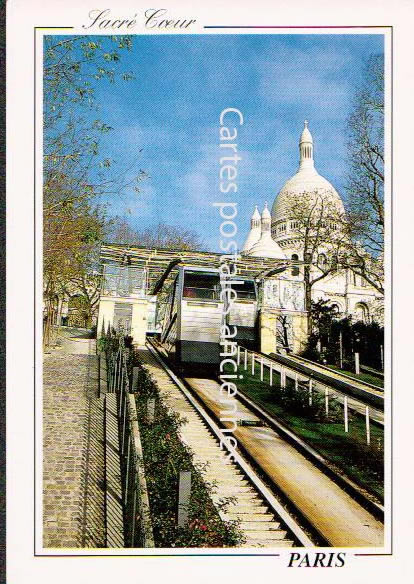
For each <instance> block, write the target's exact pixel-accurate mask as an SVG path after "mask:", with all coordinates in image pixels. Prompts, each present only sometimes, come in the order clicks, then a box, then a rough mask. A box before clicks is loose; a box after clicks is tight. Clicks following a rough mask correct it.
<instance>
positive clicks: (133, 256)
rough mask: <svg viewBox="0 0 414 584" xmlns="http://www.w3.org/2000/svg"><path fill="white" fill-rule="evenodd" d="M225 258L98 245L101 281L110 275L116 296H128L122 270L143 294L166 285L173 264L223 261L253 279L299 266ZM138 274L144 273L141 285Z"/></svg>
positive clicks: (206, 264)
mask: <svg viewBox="0 0 414 584" xmlns="http://www.w3.org/2000/svg"><path fill="white" fill-rule="evenodd" d="M227 258H228V259H225V258H224V254H220V253H214V252H209V251H195V250H179V249H171V248H170V249H166V248H155V247H152V248H148V247H141V246H138V245H122V244H112V243H104V244H102V246H101V251H100V261H101V265H102V268H103V270H102V271H103V275H104V277H105V280H106V281H108V276H109V275H110V274H111V275H112V279H113V281H115V280H116V282H117V283H116V289H117V291H118V294H117V295H120V296H124V295H128V290H127V288H128V285H126V282H125V275H124V274H123V270H122V269H121V268H122V267H128V272H129V273H135V274H136V275H135V276H134V277H133V278H130V281H131V284H130V290H131V291H132V290H134V291H137V289H138V288H140V287H141V289H142V292H143V293H146V294H156V293H157V291H158V289H159V287H160V285H161V284H168V281H169V280H170V279H172V278H173V277H174V275H175V274H174V270H173V268H174V267H175V266H177V265H188V266H200V267H205V268H219V267H220V265H221V264H222V263H223V262H224V261H226V262H227V263H228V264H229V265H230V264H232V265H234V264H235V265H236V267H237V269H236V270H235V271H236V274H237V276H240V277H245V278H254V279H257V278H263V277H265V276H271V275H273V274H276V273H279V272H282V271H284V270H285V269H286V268H287V267H291V266H292V265H297V264H301V263H303V262H298V261H292V260H286V259H270V258H260V257H245V256H240V255H239V256H238V257H237V260H236V261H233V259H232V258H230V256H227ZM233 271H234V270H233ZM140 274H145V282H144V280H143V279H142V277H141V276H140Z"/></svg>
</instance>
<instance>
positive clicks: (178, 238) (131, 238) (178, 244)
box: [107, 217, 203, 250]
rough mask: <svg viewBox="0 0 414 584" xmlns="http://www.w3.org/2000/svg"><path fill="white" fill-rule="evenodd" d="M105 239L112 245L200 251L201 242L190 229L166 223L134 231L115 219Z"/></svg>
mask: <svg viewBox="0 0 414 584" xmlns="http://www.w3.org/2000/svg"><path fill="white" fill-rule="evenodd" d="M107 238H108V239H109V240H110V241H111V242H112V243H121V244H126V245H134V244H135V245H141V246H145V247H163V248H167V249H179V250H194V249H202V247H203V242H202V241H201V239H200V237H199V236H198V234H197V233H196V232H194V231H192V230H191V229H183V228H179V227H175V226H173V225H167V224H166V223H158V224H156V225H152V226H150V227H148V228H146V229H144V230H136V229H133V228H132V227H131V225H130V224H129V223H128V221H126V220H125V219H122V218H120V217H117V218H115V220H114V221H113V222H112V223H111V225H110V227H109V229H108V233H107Z"/></svg>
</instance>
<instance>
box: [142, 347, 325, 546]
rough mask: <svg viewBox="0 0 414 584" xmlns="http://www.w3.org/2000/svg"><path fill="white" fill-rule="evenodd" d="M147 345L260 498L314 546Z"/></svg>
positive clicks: (306, 543)
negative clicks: (224, 441) (224, 440)
mask: <svg viewBox="0 0 414 584" xmlns="http://www.w3.org/2000/svg"><path fill="white" fill-rule="evenodd" d="M147 347H148V349H149V351H150V352H151V354H152V355H153V356H154V357H155V359H156V360H157V361H158V362H159V363H160V365H161V366H162V368H163V369H164V370H165V372H166V373H167V374H168V375H169V377H170V378H171V379H172V380H173V381H174V383H175V384H176V385H177V386H178V387H179V389H180V391H181V392H182V393H183V394H184V396H185V397H186V399H187V400H188V401H189V402H190V404H191V405H192V406H193V408H194V409H195V410H196V411H197V413H198V414H199V415H200V417H201V418H202V419H203V420H204V422H205V423H206V424H207V426H208V427H209V429H210V430H211V432H212V433H213V434H214V436H215V437H216V438H217V440H219V441H220V442H221V443H222V444H223V447H224V448H226V450H227V451H228V452H229V453H231V456H232V459H233V461H234V463H235V464H236V465H237V466H238V467H239V468H240V469H241V470H242V471H243V474H244V475H245V476H246V477H247V478H248V479H249V481H250V482H251V484H252V485H253V486H254V487H255V489H256V490H257V491H258V493H259V495H260V496H261V498H262V499H263V500H264V501H265V502H266V504H267V505H268V506H269V507H270V509H271V510H272V511H273V512H274V513H275V514H276V516H277V517H278V518H280V520H281V521H282V522H283V523H284V524H285V525H286V527H287V528H288V529H289V530H290V532H291V533H292V534H293V535H294V536H295V538H296V540H297V541H298V542H299V543H300V544H301V545H303V546H305V547H314V546H315V544H314V543H313V542H312V540H311V539H310V538H309V537H308V535H307V534H306V533H305V531H304V530H303V529H302V527H301V526H300V525H299V524H298V522H297V521H296V520H295V519H294V518H293V517H292V516H291V515H290V514H289V513H288V512H287V511H286V509H285V508H284V507H283V506H282V505H281V503H280V502H279V501H278V500H277V498H276V497H275V496H274V495H273V493H272V492H271V490H270V489H269V488H268V487H267V486H266V485H265V483H264V482H263V481H262V480H261V479H260V478H259V476H258V475H257V474H256V472H255V471H254V470H253V468H252V467H251V466H250V465H249V464H248V462H247V461H246V460H245V459H244V458H243V457H242V456H241V455H240V454H239V453H238V452H237V451H236V450H234V449H230V448H228V446H227V445H226V444H225V443H223V442H222V441H221V438H222V433H221V431H220V428H219V427H218V426H217V424H216V423H215V422H214V420H213V419H212V418H211V417H210V416H209V414H208V413H207V412H206V411H205V408H204V407H203V406H202V405H201V404H200V403H199V402H198V401H197V400H196V399H195V398H194V397H193V396H192V394H191V393H190V391H189V390H188V389H187V387H186V386H185V384H184V383H183V381H182V380H181V379H180V378H179V377H177V375H176V374H175V373H174V372H173V371H172V370H171V368H170V367H169V366H168V364H167V363H166V361H165V360H164V358H163V357H162V356H161V354H160V352H159V350H158V348H157V347H156V345H155V344H154V343H153V342H152V340H150V339H147Z"/></svg>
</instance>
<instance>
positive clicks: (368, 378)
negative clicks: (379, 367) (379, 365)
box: [325, 365, 384, 387]
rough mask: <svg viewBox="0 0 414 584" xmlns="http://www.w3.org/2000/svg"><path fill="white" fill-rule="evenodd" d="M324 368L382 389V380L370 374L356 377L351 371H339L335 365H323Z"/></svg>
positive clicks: (361, 374)
mask: <svg viewBox="0 0 414 584" xmlns="http://www.w3.org/2000/svg"><path fill="white" fill-rule="evenodd" d="M325 367H329V369H333V371H338V372H339V373H343V375H346V376H347V377H351V378H352V379H357V380H358V381H362V382H365V383H371V384H372V385H377V386H378V387H384V380H383V379H381V378H380V377H377V376H376V375H371V374H370V373H360V374H359V375H357V374H356V373H353V372H352V371H347V370H346V369H341V368H340V367H337V366H336V365H325Z"/></svg>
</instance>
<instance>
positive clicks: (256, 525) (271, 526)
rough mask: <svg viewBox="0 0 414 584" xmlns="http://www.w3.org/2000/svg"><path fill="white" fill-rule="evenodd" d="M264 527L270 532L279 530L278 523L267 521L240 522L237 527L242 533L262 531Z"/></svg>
mask: <svg viewBox="0 0 414 584" xmlns="http://www.w3.org/2000/svg"><path fill="white" fill-rule="evenodd" d="M264 526H266V529H268V530H270V531H277V530H278V529H280V523H278V522H277V521H273V520H272V519H269V521H241V522H240V523H239V524H238V527H239V528H240V529H242V530H243V531H263V529H264Z"/></svg>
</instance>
